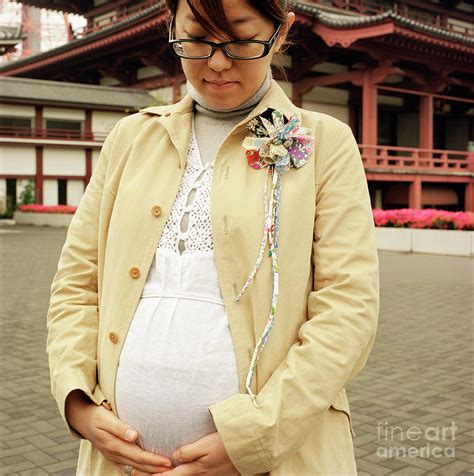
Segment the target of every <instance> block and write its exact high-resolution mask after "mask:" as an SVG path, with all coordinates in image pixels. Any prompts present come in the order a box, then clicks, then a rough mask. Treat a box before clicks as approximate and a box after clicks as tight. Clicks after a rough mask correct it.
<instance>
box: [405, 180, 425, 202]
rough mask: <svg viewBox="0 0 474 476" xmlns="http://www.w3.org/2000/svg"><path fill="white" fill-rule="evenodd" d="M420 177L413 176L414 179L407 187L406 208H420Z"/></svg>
mask: <svg viewBox="0 0 474 476" xmlns="http://www.w3.org/2000/svg"><path fill="white" fill-rule="evenodd" d="M421 188H422V183H421V177H420V176H417V177H415V180H414V181H413V182H411V183H410V185H409V187H408V208H421Z"/></svg>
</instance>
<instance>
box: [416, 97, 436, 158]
mask: <svg viewBox="0 0 474 476" xmlns="http://www.w3.org/2000/svg"><path fill="white" fill-rule="evenodd" d="M419 121H420V133H419V144H420V149H433V95H432V94H428V95H427V96H420V118H419ZM420 156H421V157H430V156H431V154H425V153H423V152H422V153H420Z"/></svg>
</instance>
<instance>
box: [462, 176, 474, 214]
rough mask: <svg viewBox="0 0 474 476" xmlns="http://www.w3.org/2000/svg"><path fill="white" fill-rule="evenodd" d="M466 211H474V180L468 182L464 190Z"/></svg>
mask: <svg viewBox="0 0 474 476" xmlns="http://www.w3.org/2000/svg"><path fill="white" fill-rule="evenodd" d="M464 211H465V212H474V181H472V180H471V181H470V182H469V183H467V184H466V189H465V192H464Z"/></svg>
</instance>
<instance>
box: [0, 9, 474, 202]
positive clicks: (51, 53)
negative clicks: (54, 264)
mask: <svg viewBox="0 0 474 476" xmlns="http://www.w3.org/2000/svg"><path fill="white" fill-rule="evenodd" d="M22 3H23V4H24V5H30V6H33V7H41V8H47V9H53V10H57V11H63V12H70V13H75V14H80V15H83V16H84V17H85V18H86V19H87V25H86V26H85V27H83V28H81V29H76V30H71V35H70V40H69V41H67V42H66V43H64V44H63V45H61V46H59V47H57V48H54V49H51V50H48V51H44V52H41V53H39V54H34V55H32V56H29V57H26V58H23V59H21V60H19V61H12V62H9V63H6V64H2V65H1V66H0V77H1V76H4V77H16V79H17V80H23V79H25V80H30V81H34V80H42V81H44V82H48V81H52V82H53V83H51V84H52V85H58V84H60V83H61V82H66V83H68V84H71V83H82V84H84V85H89V87H95V88H100V87H103V88H106V89H107V91H112V90H113V88H121V90H122V91H125V89H124V88H126V89H127V90H128V91H129V92H130V94H133V93H134V92H135V93H139V92H141V93H143V94H151V95H153V97H154V98H156V100H158V101H160V102H161V103H171V102H176V101H178V100H179V99H180V98H181V97H182V96H183V94H185V91H186V89H185V77H184V75H183V73H182V71H181V68H180V63H179V61H178V60H177V59H176V58H174V57H173V55H172V54H171V52H170V50H169V45H168V34H167V29H166V20H167V15H166V12H165V11H164V2H162V1H156V0H154V1H151V0H142V1H133V2H132V1H126V0H116V1H108V0H75V1H62V0H50V1H47V0H25V1H23V2H22ZM290 3H291V5H292V10H293V11H294V12H295V14H296V21H295V23H294V25H293V27H292V33H291V35H290V38H289V39H290V40H291V41H292V45H291V46H290V47H289V49H288V50H287V51H286V53H285V55H283V57H281V58H280V59H278V62H279V64H280V65H281V66H282V68H275V69H274V77H275V79H277V80H278V82H279V84H280V85H281V86H282V87H283V89H284V90H285V92H286V93H287V94H288V96H289V97H290V99H291V100H292V101H293V102H294V104H296V105H297V106H301V107H304V108H306V109H311V110H315V111H319V112H323V113H327V114H330V115H332V116H335V117H337V118H338V119H340V120H342V121H344V122H346V123H347V124H349V125H350V127H351V128H352V131H353V133H354V135H355V137H356V139H357V141H358V143H359V147H360V151H361V156H362V160H363V163H364V167H365V171H366V176H367V180H368V184H369V190H370V194H371V200H372V206H373V207H374V208H384V209H390V208H402V207H410V208H433V207H434V208H442V209H445V210H471V211H472V210H474V95H473V91H474V29H473V20H474V7H473V3H472V1H471V0H433V1H430V0H400V1H395V2H394V1H387V0H376V1H374V0H372V1H368V0H316V1H291V2H290ZM22 78H23V79H22ZM12 79H13V78H12ZM2 101H3V98H2ZM27 103H28V104H25V101H22V102H21V104H20V101H17V102H15V101H13V100H12V99H11V98H10V99H9V104H8V106H5V105H2V106H1V107H2V109H1V110H0V124H2V123H3V124H6V123H8V124H19V123H17V122H15V120H16V119H18V118H21V117H23V116H22V115H21V114H22V113H21V111H24V110H25V109H24V108H29V109H28V110H29V111H30V112H29V114H30V116H31V117H35V118H36V120H37V121H41V120H42V119H41V118H44V117H45V110H48V109H47V106H46V105H44V104H41V102H40V101H33V99H31V101H29V102H28V100H27ZM104 105H105V103H104ZM104 105H103V106H104ZM48 107H49V106H48ZM71 107H76V106H72V105H71V104H63V105H61V108H63V109H64V114H65V116H68V112H67V111H69V110H70V108H71ZM22 108H23V109H22ZM87 108H89V110H90V105H88V106H87V107H86V108H85V109H84V111H83V112H84V114H86V116H84V117H87V114H90V112H89V113H87V110H88V109H87ZM68 117H69V116H68ZM85 124H88V126H87V128H86V129H81V130H82V131H83V132H87V133H89V134H95V132H96V131H95V130H94V128H95V127H96V126H95V123H94V121H92V122H91V120H90V119H84V120H83V125H85ZM63 125H64V124H63ZM81 127H83V126H81ZM0 130H1V131H3V132H0V140H2V143H3V144H2V146H1V150H2V155H3V154H7V157H6V159H5V158H3V159H2V161H1V162H0V163H1V164H2V166H1V167H2V168H1V169H0V181H5V180H13V179H15V178H17V176H18V174H17V172H16V171H15V170H16V169H15V166H14V164H13V165H12V164H9V165H6V164H8V163H9V157H8V152H6V150H7V149H6V148H10V147H11V148H13V147H17V146H16V145H14V144H13V143H12V142H11V139H13V138H14V137H15V134H17V132H15V128H14V127H13V129H12V130H5V128H2V129H0ZM97 132H103V130H99V131H97ZM31 134H34V127H33V126H31ZM99 136H100V134H99V135H98V136H97V137H99ZM23 137H24V136H23ZM58 140H60V139H58ZM64 140H66V139H64ZM99 142H100V140H99ZM64 145H65V146H67V143H64ZM22 147H24V146H23V145H22ZM34 147H35V148H36V149H37V151H36V157H38V156H41V152H40V151H41V150H42V149H43V148H44V147H45V145H43V144H42V143H41V142H40V141H37V142H36V143H35V145H34ZM85 150H87V147H86V149H85ZM88 154H89V155H85V156H84V158H83V159H82V160H83V161H87V160H90V153H88ZM17 155H18V153H15V154H13V155H12V157H13V158H12V159H11V160H10V162H11V161H12V160H13V161H14V160H16V159H14V157H16V156H17ZM88 157H89V159H88ZM77 160H79V159H77ZM84 163H87V162H84ZM36 167H37V168H36V169H31V171H30V173H29V174H27V175H29V176H31V177H36V180H37V186H36V190H37V203H42V200H45V197H46V196H47V195H48V194H47V193H45V191H44V183H45V182H44V180H43V179H42V177H44V170H41V163H40V161H38V160H37V161H36ZM81 167H82V168H81ZM81 167H79V169H80V170H84V173H83V174H82V175H81V176H80V180H82V181H83V184H84V185H85V184H86V183H87V181H88V178H89V177H90V168H88V167H84V166H81ZM20 175H24V174H20ZM66 180H67V178H66ZM76 180H77V177H76ZM76 196H77V194H76Z"/></svg>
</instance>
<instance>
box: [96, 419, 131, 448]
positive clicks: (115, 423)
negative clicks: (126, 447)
mask: <svg viewBox="0 0 474 476" xmlns="http://www.w3.org/2000/svg"><path fill="white" fill-rule="evenodd" d="M101 423H102V424H101V425H98V426H99V427H100V428H102V429H103V430H106V431H108V432H109V433H111V434H112V435H114V436H116V437H117V438H120V439H121V440H124V441H128V442H131V443H133V442H136V440H137V438H138V433H137V432H136V430H135V429H134V428H132V427H131V426H130V425H128V424H127V423H125V422H123V421H122V420H120V419H119V418H117V417H116V416H115V415H114V414H113V413H112V412H110V411H107V412H106V413H103V414H102V422H101Z"/></svg>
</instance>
